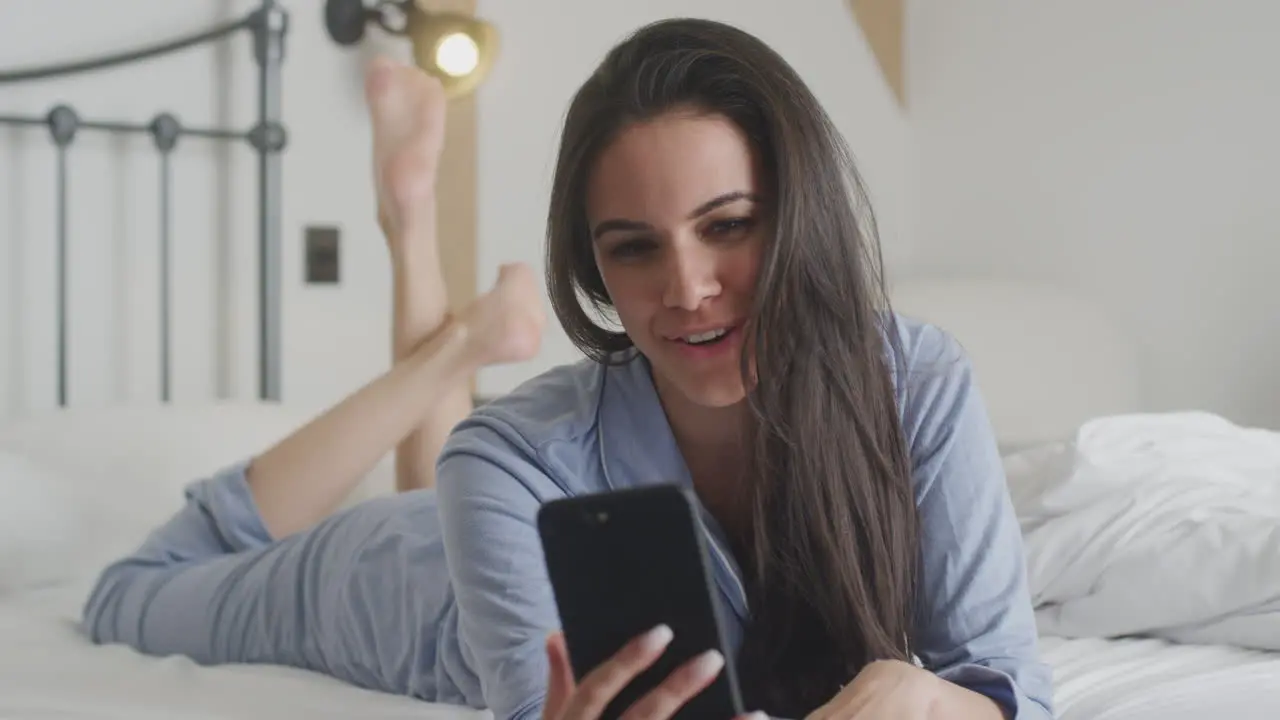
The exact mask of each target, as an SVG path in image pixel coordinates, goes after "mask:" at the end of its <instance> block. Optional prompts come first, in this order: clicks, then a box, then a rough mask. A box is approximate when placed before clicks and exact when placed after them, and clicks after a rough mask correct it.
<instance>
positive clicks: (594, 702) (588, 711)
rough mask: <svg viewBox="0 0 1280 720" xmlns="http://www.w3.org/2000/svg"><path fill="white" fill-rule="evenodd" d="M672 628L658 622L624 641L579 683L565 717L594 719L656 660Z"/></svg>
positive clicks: (665, 645) (669, 636)
mask: <svg viewBox="0 0 1280 720" xmlns="http://www.w3.org/2000/svg"><path fill="white" fill-rule="evenodd" d="M671 637H672V634H671V628H669V627H667V626H666V625H659V626H658V627H656V628H654V629H652V630H650V631H649V632H647V633H645V634H643V635H641V636H640V637H638V638H636V639H634V640H632V641H631V642H629V643H627V644H626V645H625V646H624V647H623V648H622V649H621V650H619V651H618V652H617V653H616V654H614V656H613V657H611V658H609V659H608V660H606V661H605V662H603V663H601V665H600V666H599V667H597V668H596V669H594V670H592V671H591V672H590V673H588V674H587V676H586V677H584V678H583V679H582V682H580V683H578V687H577V688H576V689H575V690H574V693H573V699H572V700H571V701H570V702H569V707H568V709H567V710H566V713H565V717H567V718H573V719H574V720H578V719H579V718H581V719H582V720H595V718H597V717H599V715H600V713H602V712H604V709H605V707H607V706H608V705H609V702H610V701H611V700H613V698H614V697H615V696H617V694H618V692H619V691H621V690H622V688H624V687H626V686H627V683H629V682H631V680H632V679H634V678H635V676H637V675H639V674H640V673H641V672H644V670H645V668H647V667H649V666H650V665H652V664H653V661H654V660H657V659H658V658H659V657H660V656H661V655H662V651H663V650H665V649H666V647H667V645H668V644H670V642H671Z"/></svg>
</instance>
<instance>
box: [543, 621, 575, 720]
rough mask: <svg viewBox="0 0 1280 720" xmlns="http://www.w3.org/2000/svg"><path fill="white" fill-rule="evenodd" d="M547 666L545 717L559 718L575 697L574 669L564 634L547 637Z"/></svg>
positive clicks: (553, 634)
mask: <svg viewBox="0 0 1280 720" xmlns="http://www.w3.org/2000/svg"><path fill="white" fill-rule="evenodd" d="M547 664H548V670H547V675H548V678H547V701H546V703H545V704H544V708H543V717H549V718H558V717H560V715H561V713H563V712H564V706H565V705H566V704H567V703H568V702H569V698H570V697H572V696H573V667H572V666H571V665H570V664H569V650H568V648H566V647H565V644H564V635H563V634H562V633H558V632H556V633H552V634H551V635H549V636H548V637H547Z"/></svg>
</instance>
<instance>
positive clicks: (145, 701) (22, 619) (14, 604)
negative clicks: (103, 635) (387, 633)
mask: <svg viewBox="0 0 1280 720" xmlns="http://www.w3.org/2000/svg"><path fill="white" fill-rule="evenodd" d="M84 588H85V584H83V583H76V584H75V586H65V587H62V588H59V589H57V590H45V591H33V592H28V593H23V594H22V595H20V596H18V597H16V598H8V599H3V598H0V718H4V719H5V720H61V719H63V718H68V719H69V718H97V719H104V718H105V719H114V718H119V719H120V720H196V719H199V720H214V719H223V718H225V719H228V720H230V719H231V718H236V719H237V720H258V719H261V720H295V719H297V720H303V719H304V718H305V719H306V720H326V719H328V718H332V719H333V720H339V719H341V720H350V719H351V718H362V719H363V720H480V719H482V718H486V719H487V718H490V717H491V715H490V714H489V713H487V712H476V711H474V710H469V709H466V708H458V707H451V706H445V705H436V704H431V703H425V702H421V701H417V700H413V699H411V698H407V697H401V696H395V695H390V694H385V693H378V692H371V691H367V690H363V689H360V688H355V687H352V686H350V685H347V684H344V683H341V682H338V681H336V680H333V679H332V678H329V677H326V676H322V675H319V674H316V673H310V672H306V671H300V670H295V669H292V668H281V667H267V666H249V665H244V666H220V667H202V666H200V665H197V664H196V663H193V662H191V661H190V660H187V659H186V658H180V657H169V658H154V657H147V656H143V655H141V654H139V653H136V652H134V651H132V650H131V649H129V648H126V647H123V646H95V645H92V644H91V643H89V642H88V641H87V640H86V639H85V638H84V637H83V636H82V635H81V634H80V633H79V632H78V630H77V628H76V626H75V620H76V617H77V611H78V606H79V603H80V599H81V598H82V597H83V596H84V595H83V592H84Z"/></svg>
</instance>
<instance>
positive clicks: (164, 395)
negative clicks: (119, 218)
mask: <svg viewBox="0 0 1280 720" xmlns="http://www.w3.org/2000/svg"><path fill="white" fill-rule="evenodd" d="M288 25H289V18H288V13H287V11H286V10H285V9H284V8H283V7H281V6H280V5H279V4H278V3H277V1H276V0H262V2H261V4H260V6H259V7H258V8H257V9H255V10H253V11H252V12H250V13H248V14H247V15H246V16H244V17H242V18H240V19H239V20H235V21H232V22H228V23H225V24H222V25H219V26H217V27H213V28H210V29H208V30H205V31H202V32H199V33H194V34H191V35H188V36H185V37H181V38H177V39H175V40H172V41H168V42H164V43H159V44H155V45H151V46H148V47H144V48H138V49H135V50H131V51H127V52H122V53H119V54H115V55H110V56H104V57H98V58H92V59H88V60H83V61H77V62H72V63H66V64H62V65H56V66H48V67H39V68H30V69H25V70H16V71H3V70H0V85H4V84H8V83H17V82H30V81H35V80H40V79H44V78H52V77H61V76H65V75H72V74H76V73H84V72H91V71H97V70H103V69H106V68H112V67H117V66H121V65H127V64H130V63H136V62H140V61H144V60H149V59H152V58H156V57H159V56H162V55H168V54H170V53H176V52H179V51H182V50H186V49H188V48H191V47H195V46H198V45H203V44H206V43H212V42H215V41H219V40H222V39H224V38H226V37H228V36H230V35H233V34H234V33H238V32H242V31H244V32H249V33H252V36H253V49H254V60H255V61H256V63H257V68H258V73H257V106H258V112H257V122H256V123H255V124H254V125H253V126H252V127H250V128H248V129H243V130H231V129H223V128H200V127H187V126H184V125H182V124H181V123H180V122H178V120H177V119H176V118H175V117H174V116H173V115H171V114H169V113H167V112H160V113H158V114H157V115H155V116H154V117H153V118H152V119H151V120H149V121H147V122H121V121H105V120H91V119H85V118H81V117H80V116H79V114H78V113H77V112H76V111H75V109H74V108H73V107H71V106H70V105H65V104H59V105H57V106H55V107H53V108H52V109H50V110H49V111H48V112H47V113H46V114H45V115H44V116H43V117H21V116H11V115H3V114H0V125H28V126H30V125H35V126H45V127H47V128H48V130H49V137H50V140H51V141H52V142H53V144H54V146H55V147H56V150H57V164H58V167H57V214H58V218H57V228H58V231H57V318H58V332H57V337H58V353H57V363H58V405H59V406H66V405H67V401H68V393H67V354H68V350H69V348H68V341H67V293H68V288H67V211H68V208H67V153H68V152H69V151H70V149H71V147H72V145H73V143H74V142H75V139H76V136H77V134H79V133H80V132H82V131H101V132H108V133H123V134H145V135H150V136H151V138H152V140H153V141H154V144H155V148H156V152H157V154H158V156H159V165H160V218H159V223H160V293H161V297H160V396H161V400H162V401H164V402H168V401H169V399H170V393H171V358H172V347H171V342H170V338H171V326H170V325H171V324H170V276H171V268H170V256H171V245H170V242H171V238H170V230H171V224H172V215H171V208H172V205H171V200H170V196H171V193H172V183H171V176H170V157H171V155H172V153H173V150H174V148H175V147H176V145H177V143H178V140H179V139H181V138H183V137H193V138H205V139H208V140H212V141H216V142H246V143H247V144H248V145H249V146H250V147H252V148H253V151H254V152H255V153H256V155H257V160H258V189H257V190H258V192H257V195H258V215H257V231H258V395H259V397H261V398H262V399H264V400H272V401H278V400H280V384H281V381H280V376H281V362H280V357H281V355H280V337H281V334H280V330H281V327H280V325H281V319H280V279H281V273H280V241H281V226H280V225H281V215H280V204H281V174H280V153H281V152H282V151H283V150H284V147H285V142H286V133H285V127H284V125H283V123H282V122H281V107H280V95H281V65H282V63H283V62H284V40H285V35H286V34H287V33H288Z"/></svg>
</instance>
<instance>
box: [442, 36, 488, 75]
mask: <svg viewBox="0 0 1280 720" xmlns="http://www.w3.org/2000/svg"><path fill="white" fill-rule="evenodd" d="M479 64H480V47H479V46H477V45H476V41H475V40H473V39H472V38H471V36H470V35H468V34H466V33H461V32H455V33H450V34H449V35H446V36H445V37H444V38H443V39H442V40H441V41H440V44H439V45H437V46H436V67H438V68H440V70H441V71H443V72H445V73H446V74H448V75H451V76H453V77H462V76H463V75H466V74H468V73H470V72H471V71H473V70H475V69H476V66H477V65H479Z"/></svg>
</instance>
